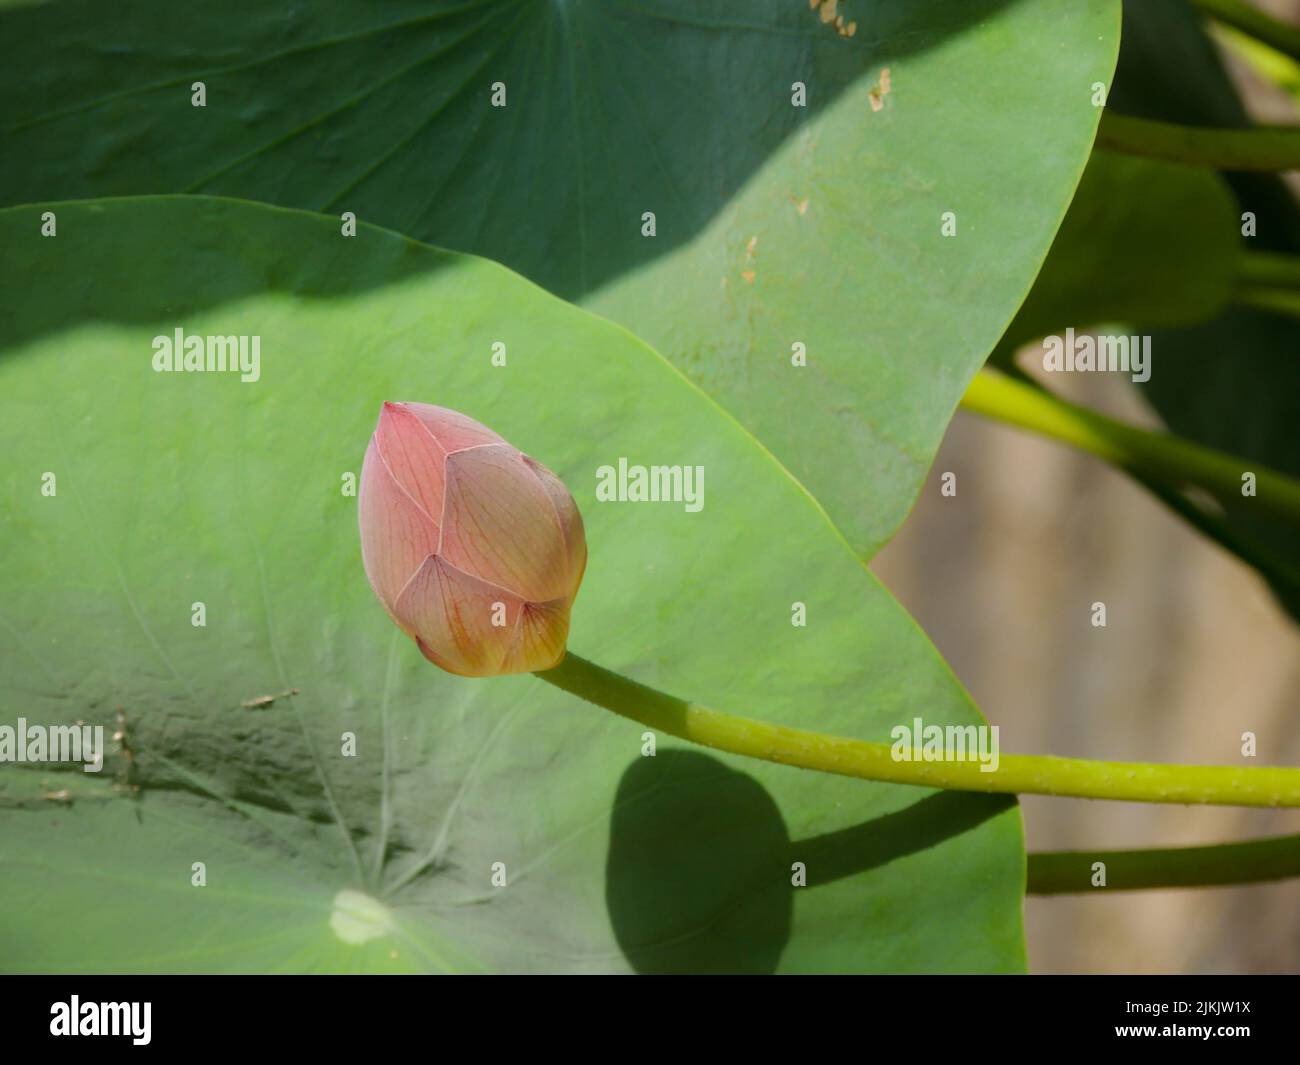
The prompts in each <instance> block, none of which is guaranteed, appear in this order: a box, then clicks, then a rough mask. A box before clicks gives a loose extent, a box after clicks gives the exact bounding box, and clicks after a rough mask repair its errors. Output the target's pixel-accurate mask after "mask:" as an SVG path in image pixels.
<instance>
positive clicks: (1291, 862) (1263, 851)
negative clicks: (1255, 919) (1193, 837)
mask: <svg viewBox="0 0 1300 1065" xmlns="http://www.w3.org/2000/svg"><path fill="white" fill-rule="evenodd" d="M1096 862H1104V863H1105V866H1106V884H1105V887H1104V888H1103V887H1094V886H1093V882H1092V881H1093V866H1094V863H1096ZM1295 876H1300V835H1296V836H1274V837H1273V838H1271V839H1257V840H1250V841H1249V842H1246V843H1220V844H1216V845H1213V846H1207V847H1173V848H1165V849H1158V850H1131V851H1049V852H1045V853H1042V854H1031V855H1029V883H1028V887H1027V888H1026V890H1027V891H1028V892H1029V894H1031V895H1068V894H1073V893H1079V892H1085V891H1138V890H1142V889H1146V888H1176V887H1222V886H1226V885H1229V884H1258V883H1263V882H1265V881H1269V880H1285V879H1287V878H1289V877H1295Z"/></svg>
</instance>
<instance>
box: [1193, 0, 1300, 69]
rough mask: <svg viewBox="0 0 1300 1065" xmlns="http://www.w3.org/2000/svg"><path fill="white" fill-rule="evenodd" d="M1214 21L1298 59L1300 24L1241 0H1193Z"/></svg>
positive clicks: (1299, 56) (1299, 57) (1299, 55)
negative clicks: (1265, 11)
mask: <svg viewBox="0 0 1300 1065" xmlns="http://www.w3.org/2000/svg"><path fill="white" fill-rule="evenodd" d="M1192 3H1193V4H1194V5H1195V6H1196V7H1199V8H1200V9H1201V10H1202V11H1204V12H1205V13H1206V14H1207V15H1209V16H1210V17H1211V18H1212V19H1214V20H1215V21H1216V22H1222V23H1223V24H1224V25H1225V26H1231V27H1232V28H1233V29H1235V30H1240V31H1241V32H1242V33H1244V34H1246V35H1247V36H1249V37H1253V38H1255V40H1257V41H1259V42H1260V43H1261V44H1266V45H1268V46H1269V47H1270V48H1272V49H1274V50H1276V51H1278V52H1281V53H1282V54H1283V55H1289V56H1291V57H1292V58H1294V59H1300V27H1296V26H1292V25H1289V24H1288V23H1285V22H1282V21H1280V20H1278V19H1275V18H1273V17H1272V16H1271V15H1268V14H1265V13H1264V12H1263V11H1261V10H1260V9H1259V8H1257V7H1253V6H1251V5H1250V4H1245V3H1242V0H1192Z"/></svg>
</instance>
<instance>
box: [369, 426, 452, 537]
mask: <svg viewBox="0 0 1300 1065" xmlns="http://www.w3.org/2000/svg"><path fill="white" fill-rule="evenodd" d="M374 439H375V442H376V444H377V445H378V447H379V455H380V457H381V458H382V459H383V460H384V464H385V465H386V466H387V467H388V470H389V472H390V473H391V474H392V476H393V479H394V480H395V481H396V482H397V484H398V486H399V487H400V488H401V489H402V490H403V491H404V492H406V494H407V495H408V496H410V497H411V499H412V501H413V502H414V503H415V504H416V506H418V507H419V508H420V509H421V510H423V511H424V512H425V514H427V515H428V517H429V518H430V520H432V521H434V522H440V521H441V520H442V496H443V487H444V483H445V480H444V478H445V473H444V469H445V467H446V465H447V452H446V451H445V450H444V449H443V447H442V446H441V445H440V444H439V443H438V441H437V440H435V439H434V437H433V436H432V434H431V433H430V432H429V430H428V429H427V428H425V425H424V422H423V421H421V420H420V419H419V417H417V416H416V414H415V413H414V412H413V411H411V410H410V405H409V404H406V403H385V404H384V407H383V410H382V411H381V412H380V414H379V427H378V428H377V429H376V430H375V437H374Z"/></svg>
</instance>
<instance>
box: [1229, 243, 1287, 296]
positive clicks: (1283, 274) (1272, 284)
mask: <svg viewBox="0 0 1300 1065" xmlns="http://www.w3.org/2000/svg"><path fill="white" fill-rule="evenodd" d="M1237 280H1238V281H1239V282H1240V283H1241V284H1243V285H1258V286H1261V287H1263V288H1288V289H1296V290H1300V255H1283V254H1280V253H1278V252H1271V251H1252V252H1243V253H1242V254H1241V255H1240V256H1238V258H1237Z"/></svg>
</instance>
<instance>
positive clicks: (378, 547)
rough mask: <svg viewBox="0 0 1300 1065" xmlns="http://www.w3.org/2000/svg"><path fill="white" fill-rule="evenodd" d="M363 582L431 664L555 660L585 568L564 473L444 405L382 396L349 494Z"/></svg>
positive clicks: (475, 667)
mask: <svg viewBox="0 0 1300 1065" xmlns="http://www.w3.org/2000/svg"><path fill="white" fill-rule="evenodd" d="M357 510H358V513H359V514H360V520H361V557H362V560H363V561H364V562H365V567H366V576H367V577H368V578H369V579H370V587H371V588H373V589H374V590H375V595H377V596H378V597H379V601H380V602H381V603H383V604H384V609H386V610H387V611H388V613H389V615H390V616H391V617H392V619H393V620H394V621H396V622H397V624H398V625H399V626H400V627H401V629H402V631H403V632H405V633H406V634H407V635H408V636H412V637H414V639H415V642H416V644H418V645H419V648H420V650H421V651H422V652H423V653H424V656H425V657H426V658H427V659H428V660H429V661H430V662H432V663H433V664H434V665H437V666H441V667H442V668H443V669H446V670H448V671H450V672H452V673H459V674H461V675H463V676H467V677H491V676H496V675H498V674H501V673H529V672H533V671H535V670H544V669H550V668H551V667H552V666H555V665H558V664H559V662H560V660H561V659H562V658H563V657H564V644H565V641H566V639H567V638H568V635H569V608H570V607H571V606H572V605H573V599H574V596H576V595H577V594H578V585H579V584H581V583H582V573H583V570H584V569H585V568H586V565H587V540H586V537H585V536H584V535H583V531H582V517H581V515H579V514H578V508H577V506H576V505H575V504H574V502H573V497H572V496H571V495H570V494H569V491H568V489H567V488H565V487H564V485H563V484H562V483H561V481H560V479H559V478H558V477H556V476H555V474H553V473H551V471H550V470H548V469H547V468H546V467H545V466H543V465H542V464H541V463H540V462H534V461H533V460H532V459H530V458H529V457H528V456H527V455H525V454H523V453H522V452H521V451H519V450H517V449H516V448H513V447H511V446H510V445H509V444H507V443H506V442H505V441H504V440H502V439H501V437H499V436H497V434H496V433H494V432H492V430H491V429H488V428H487V427H486V426H482V425H479V423H478V422H476V421H474V420H473V419H472V418H467V417H466V416H465V415H463V414H458V413H457V412H456V411H454V410H447V409H446V408H445V407H431V406H428V405H427V404H424V403H385V404H384V406H383V410H381V411H380V413H379V425H378V426H377V427H376V429H375V433H374V435H373V436H372V437H371V438H370V446H369V447H368V448H367V449H366V461H365V465H364V466H363V467H362V469H361V489H360V495H359V498H358V499H357Z"/></svg>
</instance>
